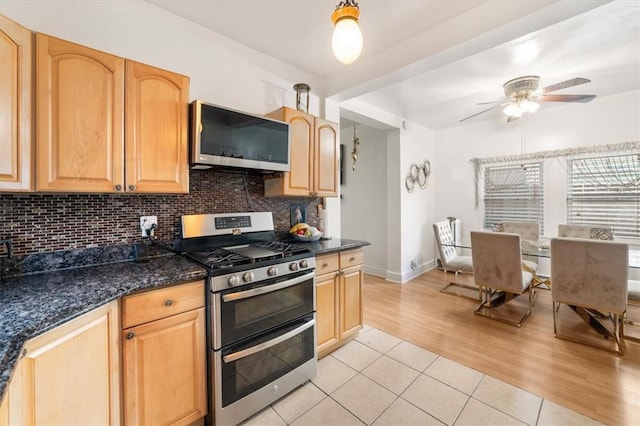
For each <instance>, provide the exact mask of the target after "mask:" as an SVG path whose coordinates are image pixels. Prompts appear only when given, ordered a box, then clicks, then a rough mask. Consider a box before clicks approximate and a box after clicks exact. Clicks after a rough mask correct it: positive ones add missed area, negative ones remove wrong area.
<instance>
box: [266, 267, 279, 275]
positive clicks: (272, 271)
mask: <svg viewBox="0 0 640 426" xmlns="http://www.w3.org/2000/svg"><path fill="white" fill-rule="evenodd" d="M267 275H269V276H270V277H273V276H275V275H278V267H277V266H272V267H270V268H269V269H267Z"/></svg>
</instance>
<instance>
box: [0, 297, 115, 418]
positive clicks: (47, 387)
mask: <svg viewBox="0 0 640 426" xmlns="http://www.w3.org/2000/svg"><path fill="white" fill-rule="evenodd" d="M118 319H119V317H118V302H117V301H115V302H111V303H109V304H107V305H105V306H102V307H100V308H98V309H95V310H93V311H91V312H89V313H87V314H85V315H82V316H80V317H78V318H76V319H74V320H72V321H69V322H67V323H65V324H63V325H61V326H59V327H57V328H55V329H53V330H51V331H49V332H46V333H44V334H42V335H40V336H38V337H36V338H34V339H31V340H29V341H28V342H27V343H26V344H25V346H24V349H25V350H26V353H25V355H24V356H23V357H22V358H21V359H20V361H19V362H18V365H17V367H16V369H15V370H14V373H13V378H12V380H11V382H10V384H9V387H8V389H7V393H6V394H5V397H4V399H3V402H2V406H1V407H0V424H3V425H4V424H9V425H67V424H77V425H89V424H102V425H118V424H120V361H119V360H120V354H119V344H118V340H119V328H120V327H119V323H118Z"/></svg>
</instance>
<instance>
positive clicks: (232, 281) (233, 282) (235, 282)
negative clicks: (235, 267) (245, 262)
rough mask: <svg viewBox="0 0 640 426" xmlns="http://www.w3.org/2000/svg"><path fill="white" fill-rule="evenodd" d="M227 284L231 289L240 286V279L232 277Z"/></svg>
mask: <svg viewBox="0 0 640 426" xmlns="http://www.w3.org/2000/svg"><path fill="white" fill-rule="evenodd" d="M227 283H228V284H229V285H230V286H231V287H235V286H237V285H238V284H240V278H238V276H237V275H231V276H230V277H229V279H228V280H227Z"/></svg>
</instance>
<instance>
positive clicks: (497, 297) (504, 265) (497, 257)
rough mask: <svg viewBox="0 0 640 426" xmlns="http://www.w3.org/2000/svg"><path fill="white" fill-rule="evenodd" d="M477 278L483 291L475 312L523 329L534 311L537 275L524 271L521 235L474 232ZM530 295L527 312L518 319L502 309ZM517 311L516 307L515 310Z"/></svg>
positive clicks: (473, 258) (474, 269) (475, 274)
mask: <svg viewBox="0 0 640 426" xmlns="http://www.w3.org/2000/svg"><path fill="white" fill-rule="evenodd" d="M471 257H472V260H473V277H474V280H475V283H476V285H477V286H478V287H479V288H480V305H478V307H477V308H476V309H475V311H474V313H475V314H477V315H483V316H486V317H489V318H492V319H495V320H498V321H502V322H506V323H507V324H511V325H515V326H516V327H521V326H522V324H524V322H525V321H526V319H527V318H528V317H529V315H530V314H531V312H532V311H533V306H534V303H535V287H534V286H533V285H532V284H533V274H532V273H531V272H528V271H523V270H522V255H521V254H520V236H519V235H518V234H512V233H507V232H483V231H471ZM524 293H528V295H529V300H528V303H527V307H526V311H525V312H524V313H523V314H521V316H520V317H519V318H517V319H513V318H511V317H509V316H507V315H505V313H506V312H501V310H500V309H499V308H500V307H501V306H502V305H504V304H505V303H507V302H509V301H511V300H513V299H515V298H516V297H518V296H521V295H523V294H524ZM514 309H515V307H514Z"/></svg>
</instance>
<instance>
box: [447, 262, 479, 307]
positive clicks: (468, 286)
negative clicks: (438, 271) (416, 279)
mask: <svg viewBox="0 0 640 426" xmlns="http://www.w3.org/2000/svg"><path fill="white" fill-rule="evenodd" d="M443 271H444V275H445V278H446V276H447V270H446V269H443ZM453 272H454V274H455V281H452V282H450V283H449V284H447V285H445V286H444V287H442V288H441V289H440V292H441V293H446V294H452V295H454V296H461V297H467V298H470V299H474V300H478V301H479V300H480V295H479V294H478V298H477V299H476V298H475V297H470V296H468V295H465V294H461V293H460V292H457V291H455V290H451V289H450V288H451V287H458V288H461V289H465V290H474V291H475V290H476V289H477V288H479V287H477V286H474V285H473V286H472V285H468V284H461V283H458V282H457V281H458V274H459V272H458V271H453Z"/></svg>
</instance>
